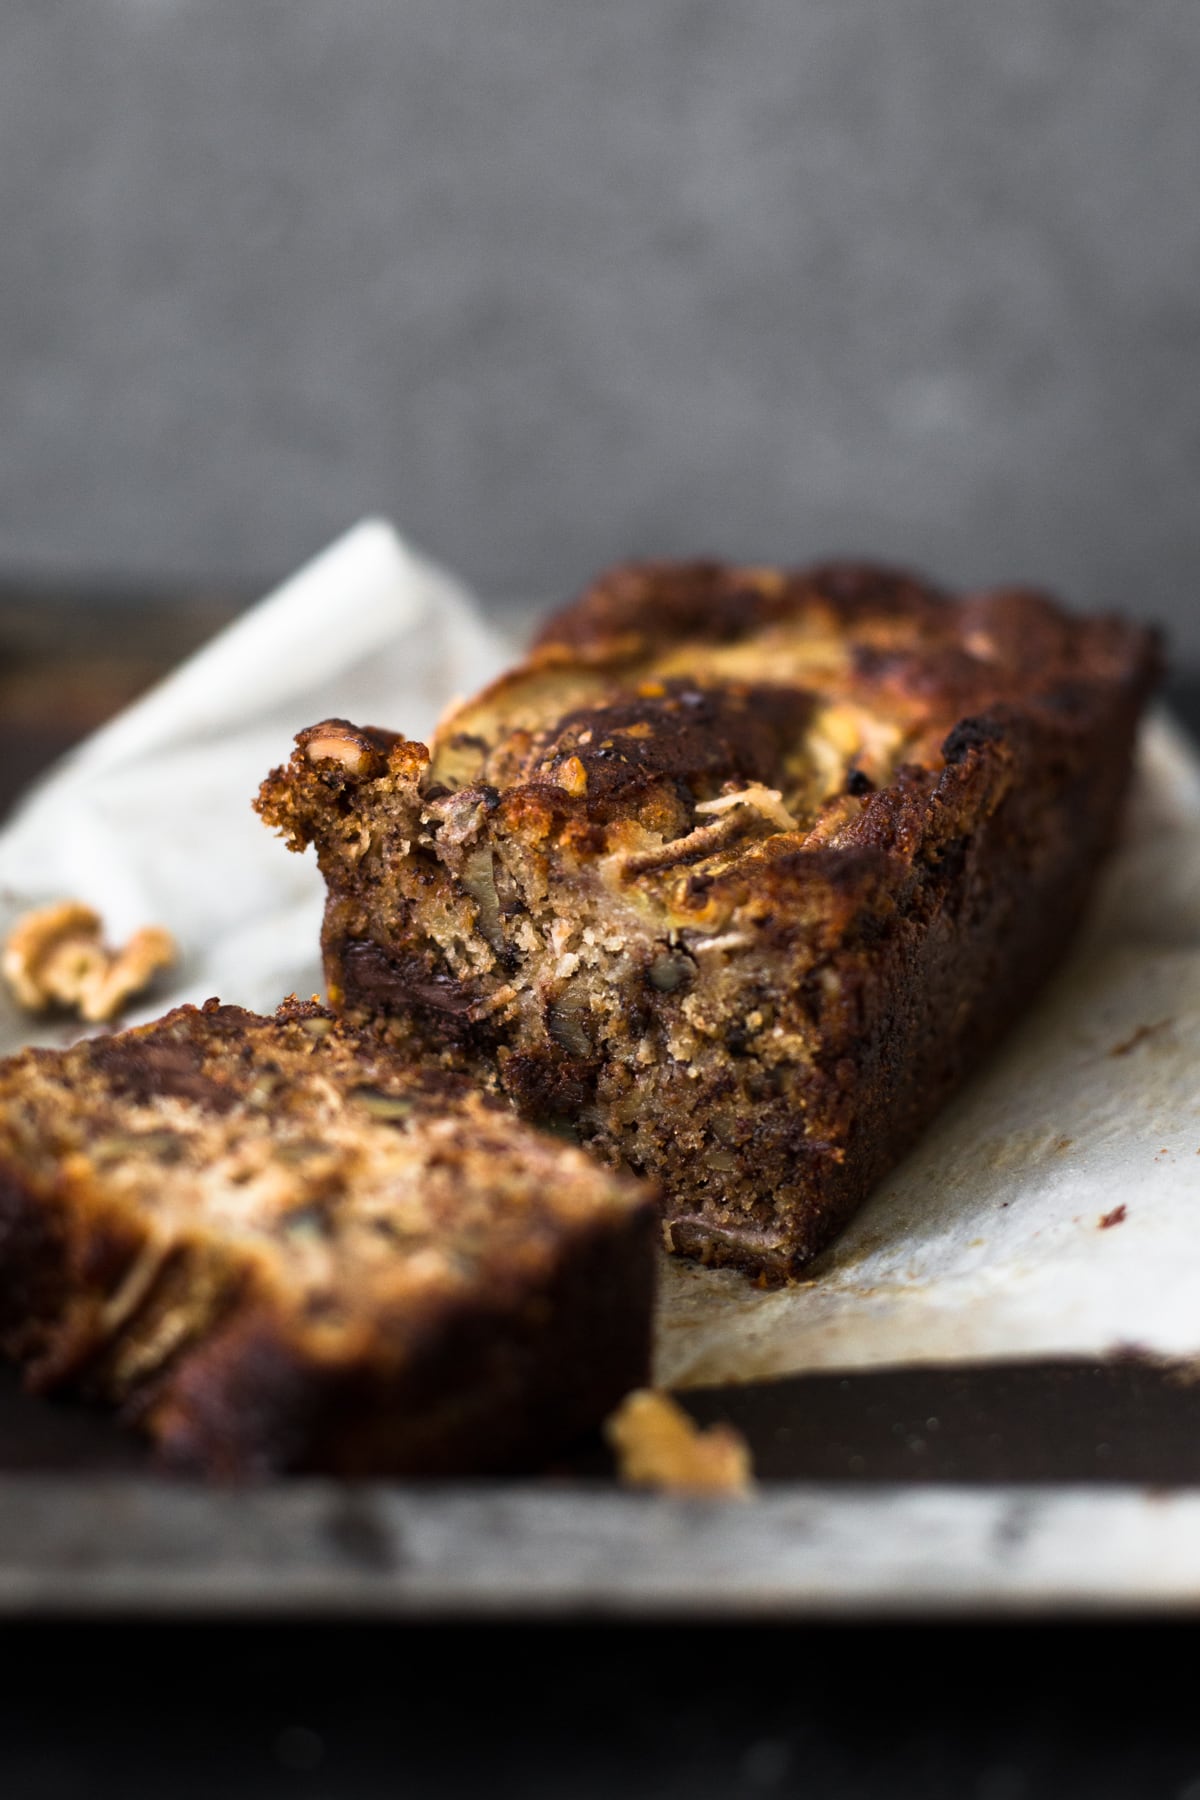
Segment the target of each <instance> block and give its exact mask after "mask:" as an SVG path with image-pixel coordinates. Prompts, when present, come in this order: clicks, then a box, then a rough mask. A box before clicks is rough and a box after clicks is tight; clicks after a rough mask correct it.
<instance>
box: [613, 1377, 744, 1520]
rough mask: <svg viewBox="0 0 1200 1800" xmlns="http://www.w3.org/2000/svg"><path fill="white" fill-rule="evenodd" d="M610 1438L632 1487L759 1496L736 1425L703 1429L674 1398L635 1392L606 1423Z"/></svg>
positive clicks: (621, 1475)
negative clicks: (756, 1494) (755, 1491)
mask: <svg viewBox="0 0 1200 1800" xmlns="http://www.w3.org/2000/svg"><path fill="white" fill-rule="evenodd" d="M604 1435H605V1437H606V1438H607V1440H608V1442H609V1444H610V1445H611V1447H612V1450H613V1453H614V1455H615V1456H616V1459H617V1473H618V1476H619V1478H620V1480H621V1481H622V1482H623V1483H624V1484H625V1485H626V1486H629V1487H647V1488H658V1489H660V1490H662V1491H664V1492H669V1493H691V1494H726V1495H729V1496H730V1497H731V1498H732V1497H740V1498H742V1499H745V1498H747V1497H748V1496H749V1495H750V1494H751V1493H753V1491H754V1468H753V1463H752V1461H751V1457H750V1447H749V1445H748V1444H747V1443H746V1440H745V1438H744V1437H743V1436H742V1434H741V1432H740V1431H736V1430H735V1429H734V1427H733V1426H732V1425H710V1426H708V1427H707V1429H701V1427H700V1426H699V1425H697V1424H696V1422H695V1420H694V1419H692V1418H690V1417H689V1416H688V1414H687V1413H686V1412H684V1410H683V1408H682V1407H681V1406H679V1405H678V1404H677V1403H676V1402H675V1401H674V1400H672V1399H671V1397H670V1395H669V1394H659V1393H655V1392H654V1391H653V1390H652V1389H650V1388H635V1389H634V1391H633V1393H631V1394H627V1395H626V1397H625V1399H624V1400H622V1402H621V1404H620V1406H619V1407H618V1408H617V1410H616V1412H614V1413H613V1414H612V1415H611V1416H610V1417H609V1419H608V1420H607V1421H606V1423H605V1427H604Z"/></svg>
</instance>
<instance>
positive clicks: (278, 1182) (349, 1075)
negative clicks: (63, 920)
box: [0, 1001, 657, 1475]
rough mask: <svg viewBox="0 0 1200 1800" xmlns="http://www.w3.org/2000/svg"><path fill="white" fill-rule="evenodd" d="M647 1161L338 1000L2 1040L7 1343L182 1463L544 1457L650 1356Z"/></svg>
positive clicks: (2, 1290) (314, 1464)
mask: <svg viewBox="0 0 1200 1800" xmlns="http://www.w3.org/2000/svg"><path fill="white" fill-rule="evenodd" d="M656 1232H657V1226H656V1220H655V1213H654V1206H653V1200H652V1198H651V1197H650V1196H649V1195H648V1193H647V1191H646V1190H645V1189H644V1188H643V1187H641V1186H640V1185H639V1184H636V1183H633V1182H631V1181H630V1180H629V1179H628V1178H627V1177H624V1176H620V1177H616V1176H614V1175H613V1174H612V1173H611V1172H610V1171H607V1170H605V1169H603V1168H601V1167H600V1166H598V1165H597V1164H595V1163H594V1162H592V1161H591V1160H590V1159H588V1158H587V1157H585V1156H584V1155H582V1154H581V1153H580V1152H579V1151H578V1150H576V1149H574V1148H573V1147H572V1146H570V1145H567V1144H563V1143H560V1142H556V1141H555V1140H554V1139H552V1138H549V1137H545V1136H543V1135H542V1134H540V1133H537V1132H534V1131H532V1130H530V1129H529V1128H528V1127H526V1126H524V1125H522V1124H521V1123H520V1121H519V1120H517V1119H515V1118H514V1117H513V1116H512V1114H511V1112H510V1111H509V1110H508V1109H506V1108H501V1107H497V1106H496V1105H494V1104H489V1103H488V1102H487V1101H486V1100H484V1099H483V1098H482V1097H481V1096H479V1095H478V1094H477V1093H475V1092H474V1091H473V1090H472V1089H471V1088H470V1087H469V1086H468V1085H466V1084H464V1083H463V1082H461V1081H460V1080H458V1079H456V1078H454V1077H449V1076H445V1075H443V1074H441V1073H440V1072H437V1071H431V1070H425V1071H420V1070H416V1069H413V1068H412V1067H410V1066H406V1065H405V1064H403V1063H401V1062H400V1061H398V1060H397V1058H396V1056H395V1055H394V1053H392V1052H390V1051H389V1050H388V1048H387V1046H386V1045H382V1044H380V1043H378V1042H377V1041H375V1040H373V1039H371V1038H369V1037H366V1036H363V1035H361V1034H358V1033H355V1032H353V1031H351V1030H349V1029H348V1028H346V1027H344V1026H343V1025H342V1024H340V1023H338V1022H337V1021H335V1020H334V1019H333V1017H332V1016H331V1015H330V1014H329V1013H327V1012H325V1011H323V1010H322V1009H321V1008H320V1007H317V1006H315V1005H309V1004H298V1003H296V1002H294V1001H292V1002H289V1003H287V1004H285V1006H284V1007H283V1008H281V1010H280V1011H279V1013H278V1014H277V1015H276V1016H275V1017H274V1018H260V1017H257V1016H256V1015H254V1014H252V1013H247V1012H243V1011H242V1010H241V1009H240V1008H237V1007H232V1006H220V1005H219V1004H218V1003H217V1002H216V1001H210V1002H209V1003H208V1004H207V1005H206V1006H205V1007H203V1008H202V1009H200V1010H197V1009H196V1008H194V1007H181V1008H179V1009H178V1010H177V1011H175V1012H172V1013H169V1014H168V1015H167V1016H166V1017H165V1018H164V1019H162V1020H160V1021H159V1022H158V1023H157V1024H155V1025H150V1026H146V1027H144V1028H142V1029H139V1030H136V1031H130V1032H126V1033H123V1034H121V1035H119V1036H109V1037H100V1038H94V1039H92V1040H90V1041H87V1042H84V1043H80V1044H77V1045H75V1046H74V1047H73V1048H71V1049H69V1050H65V1051H47V1050H32V1051H26V1052H25V1053H24V1054H22V1055H20V1056H17V1057H13V1058H11V1059H10V1060H9V1061H7V1062H6V1063H4V1064H0V1346H2V1347H3V1349H4V1350H5V1352H6V1353H7V1354H9V1355H10V1356H13V1357H15V1358H17V1359H19V1361H20V1362H22V1363H23V1364H24V1365H25V1368H26V1370H27V1372H28V1377H29V1379H30V1382H31V1384H32V1385H33V1386H34V1387H35V1388H37V1389H39V1390H48V1389H54V1388H58V1387H60V1386H69V1387H71V1388H73V1389H76V1390H82V1391H83V1392H85V1393H87V1394H90V1395H92V1396H95V1397H97V1398H100V1399H102V1400H105V1401H107V1402H109V1403H111V1404H114V1405H116V1406H118V1407H120V1408H121V1409H122V1411H123V1413H124V1414H125V1416H126V1417H127V1418H128V1419H130V1420H131V1421H135V1422H136V1423H137V1424H139V1425H140V1426H141V1427H142V1428H143V1429H144V1430H145V1431H147V1432H149V1433H150V1434H151V1436H152V1437H153V1438H155V1439H156V1440H157V1441H158V1443H159V1445H160V1446H161V1448H162V1450H163V1452H164V1453H165V1454H166V1456H167V1458H168V1459H169V1460H170V1461H173V1462H175V1463H178V1464H181V1465H184V1466H187V1467H193V1468H198V1469H201V1470H205V1471H208V1472H211V1473H215V1474H220V1475H245V1474H248V1473H250V1474H252V1473H256V1472H261V1473H265V1472H268V1471H273V1470H283V1469H328V1470H334V1471H338V1472H341V1473H408V1474H429V1473H440V1472H450V1471H466V1470H488V1469H494V1468H502V1467H507V1466H510V1465H514V1464H518V1463H520V1462H523V1461H529V1460H531V1459H538V1458H543V1457H545V1456H546V1455H548V1454H551V1453H553V1452H554V1451H555V1450H556V1449H557V1448H558V1447H560V1446H561V1445H563V1444H564V1443H565V1442H566V1441H568V1440H570V1439H571V1438H572V1437H573V1436H575V1435H577V1434H579V1433H581V1432H583V1431H586V1430H588V1429H591V1428H592V1427H594V1426H596V1425H598V1424H599V1423H600V1421H601V1420H602V1419H603V1417H604V1415H605V1414H606V1413H607V1412H608V1411H609V1410H610V1409H611V1407H612V1406H613V1405H614V1404H615V1403H616V1401H617V1400H618V1399H619V1398H620V1396H621V1395H622V1394H623V1393H624V1392H626V1391H627V1390H628V1389H629V1388H630V1387H631V1386H633V1385H636V1383H637V1382H639V1381H641V1380H644V1379H645V1373H646V1364H647V1359H648V1354H649V1341H650V1313H651V1304H652V1288H653V1270H654V1257H655V1240H656Z"/></svg>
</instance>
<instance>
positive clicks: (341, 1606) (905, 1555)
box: [0, 594, 1200, 1618]
mask: <svg viewBox="0 0 1200 1800" xmlns="http://www.w3.org/2000/svg"><path fill="white" fill-rule="evenodd" d="M234 610H235V602H234V601H232V600H229V599H222V598H220V597H216V598H212V597H194V598H192V599H191V600H187V601H185V603H183V604H180V605H178V606H174V605H168V604H165V603H164V605H163V606H161V607H158V606H155V607H150V608H147V607H146V606H144V605H141V604H137V603H119V602H116V601H113V600H111V599H110V600H101V601H100V602H98V603H97V604H94V605H93V604H84V603H83V602H82V601H81V600H79V599H77V598H76V597H72V596H63V595H46V594H43V595H40V596H36V597H35V598H34V599H30V598H28V597H25V598H13V597H12V596H10V597H9V599H8V600H7V601H6V600H5V599H4V597H3V596H2V595H0V705H2V707H3V712H2V714H0V812H2V811H3V809H4V807H5V806H6V805H7V804H8V802H9V801H11V799H12V798H14V797H15V793H16V792H17V791H18V789H19V787H20V785H21V784H23V782H24V781H26V780H27V779H29V778H30V777H31V776H32V775H33V774H34V773H35V772H36V769H37V768H38V767H39V766H40V765H42V764H44V763H45V762H46V761H48V760H49V759H50V758H51V756H52V755H54V754H56V753H57V752H58V751H60V750H61V749H63V748H65V747H66V745H67V744H68V743H69V742H71V741H72V740H73V739H74V738H75V737H77V736H79V735H81V734H82V733H83V732H84V731H86V730H88V729H90V728H91V727H93V726H94V725H96V724H98V723H99V722H100V721H101V720H102V719H103V718H104V717H105V716H107V715H108V713H110V712H111V711H112V710H114V708H115V707H116V706H117V705H119V704H121V703H122V702H123V701H125V700H126V699H128V698H130V697H131V696H132V694H133V693H134V692H135V691H136V690H137V688H138V687H139V686H141V685H144V683H145V681H146V680H148V679H150V678H152V676H153V675H154V674H155V673H157V672H159V670H160V668H161V667H166V666H169V664H170V662H172V661H174V660H176V659H177V657H178V656H179V655H181V654H183V653H184V652H185V651H186V650H187V649H188V648H190V647H191V645H192V644H193V643H194V642H196V641H198V640H199V638H200V637H202V636H203V635H204V634H205V633H206V632H207V631H208V630H210V629H211V628H212V627H213V626H215V625H217V624H219V623H220V622H221V621H222V619H223V618H225V617H228V616H230V614H231V613H232V612H233V611H234ZM151 616H152V617H153V620H154V625H153V630H152V631H151V632H149V634H148V633H147V631H146V630H144V629H143V630H134V626H135V624H136V622H138V621H141V622H142V623H143V625H144V623H145V621H146V620H147V619H148V618H150V617H151ZM125 641H136V642H137V643H138V644H139V650H138V653H137V655H136V656H128V655H123V654H122V653H121V652H120V650H119V645H120V644H121V643H122V642H125ZM1171 698H1172V700H1173V703H1174V705H1175V708H1176V711H1177V713H1178V714H1179V715H1180V716H1181V717H1183V718H1184V720H1185V721H1186V722H1188V723H1189V724H1191V725H1192V726H1193V727H1195V726H1196V725H1198V724H1200V680H1188V681H1180V682H1176V683H1174V684H1173V691H1172V694H1171ZM686 1398H687V1404H688V1406H689V1407H690V1409H691V1410H692V1411H693V1413H694V1414H695V1415H696V1417H697V1418H699V1419H700V1420H701V1421H704V1422H707V1421H710V1420H712V1419H716V1418H724V1419H728V1420H730V1421H731V1422H732V1423H734V1424H736V1425H737V1426H738V1427H739V1428H740V1429H741V1430H742V1431H743V1432H744V1433H745V1435H746V1436H747V1438H748V1439H749V1441H750V1444H751V1448H752V1450H753V1453H754V1458H755V1464H756V1468H757V1470H758V1475H759V1480H760V1484H761V1486H760V1495H759V1498H758V1499H757V1500H756V1501H755V1502H754V1503H752V1504H749V1505H741V1504H736V1503H734V1504H729V1503H726V1504H720V1503H702V1502H697V1501H681V1500H674V1499H656V1498H649V1497H645V1496H636V1495H627V1494H623V1493H621V1492H620V1491H619V1490H618V1489H617V1488H616V1486H615V1484H614V1483H613V1481H612V1477H611V1471H610V1469H609V1467H608V1463H607V1458H606V1455H605V1452H604V1450H603V1447H602V1445H600V1443H599V1442H598V1441H597V1442H593V1443H589V1444H584V1445H581V1446H579V1447H578V1449H577V1451H576V1453H575V1454H574V1455H573V1456H572V1457H570V1458H569V1459H567V1460H566V1461H565V1462H563V1463H561V1464H559V1465H558V1466H557V1467H556V1468H555V1469H554V1470H553V1471H549V1472H548V1473H547V1474H544V1475H541V1476H538V1477H535V1478H533V1479H530V1480H527V1481H524V1482H510V1483H474V1484H460V1485H457V1486H454V1487H449V1488H447V1487H438V1488H430V1487H424V1486H421V1485H419V1484H411V1485H401V1484H391V1485H388V1484H363V1485H361V1486H347V1485H339V1484H336V1483H326V1482H309V1481H293V1482H287V1483H280V1484H276V1485H273V1486H262V1487H257V1488H254V1489H250V1490H241V1491H238V1492H231V1491H229V1490H219V1489H213V1488H207V1487H203V1486H198V1485H195V1484H190V1483H186V1482H182V1481H180V1480H178V1479H173V1478H170V1477H166V1476H164V1475H162V1474H161V1473H159V1472H158V1471H156V1469H155V1468H154V1465H153V1462H152V1460H151V1458H150V1456H149V1455H148V1453H147V1451H146V1450H145V1449H144V1448H143V1447H142V1445H141V1444H140V1443H139V1442H137V1441H136V1440H135V1439H133V1438H131V1437H129V1436H126V1435H125V1434H123V1433H122V1432H120V1431H119V1430H118V1429H117V1428H116V1427H115V1426H114V1425H113V1424H112V1423H111V1422H110V1421H109V1420H108V1419H107V1418H106V1417H104V1416H102V1415H100V1414H97V1413H93V1412H90V1411H89V1410H88V1409H86V1408H84V1407H81V1406H75V1405H69V1404H62V1403H46V1402H41V1401H35V1400H32V1399H30V1398H29V1397H27V1396H26V1395H24V1394H23V1393H22V1391H21V1390H20V1387H19V1384H18V1382H17V1381H16V1379H15V1377H13V1376H12V1375H11V1374H10V1373H8V1372H2V1373H0V1617H4V1616H7V1617H18V1616H19V1617H27V1618H28V1617H38V1616H55V1615H61V1614H63V1613H74V1614H90V1615H99V1616H111V1615H113V1614H120V1615H139V1616H158V1617H177V1616H179V1615H180V1614H181V1613H185V1614H188V1615H200V1614H206V1615H218V1616H225V1615H235V1614H236V1615H239V1616H245V1615H247V1614H253V1615H255V1616H271V1615H273V1614H291V1613H295V1612H296V1611H302V1612H304V1613H306V1614H318V1615H321V1616H332V1615H336V1616H342V1617H353V1616H364V1617H365V1616H397V1617H421V1618H431V1617H436V1616H459V1615H462V1614H477V1615H490V1616H505V1617H508V1616H514V1615H519V1614H522V1613H529V1614H536V1615H538V1616H552V1617H570V1616H596V1615H600V1614H608V1615H612V1616H631V1617H632V1616H648V1615H649V1616H672V1615H677V1614H686V1615H689V1616H692V1615H695V1614H702V1615H706V1616H720V1617H739V1618H761V1617H775V1616H788V1617H794V1616H826V1615H835V1616H840V1615H843V1614H847V1613H849V1614H857V1613H861V1612H862V1611H864V1610H868V1611H875V1612H885V1613H895V1612H905V1611H908V1612H912V1613H918V1614H926V1613H927V1614H943V1613H946V1612H947V1611H949V1612H961V1611H963V1610H968V1611H970V1612H972V1613H976V1614H991V1613H1003V1612H1012V1611H1014V1610H1015V1611H1023V1612H1034V1613H1040V1612H1044V1611H1047V1610H1054V1611H1064V1610H1066V1611H1077V1610H1095V1609H1101V1610H1104V1609H1108V1610H1119V1609H1130V1608H1132V1609H1135V1610H1138V1611H1140V1612H1146V1611H1147V1610H1149V1611H1162V1610H1167V1611H1171V1612H1178V1611H1180V1610H1184V1611H1189V1612H1190V1611H1192V1610H1195V1609H1197V1608H1198V1607H1200V1387H1197V1386H1190V1385H1186V1384H1183V1383H1181V1382H1180V1381H1178V1380H1177V1379H1175V1378H1173V1377H1172V1376H1171V1375H1169V1374H1167V1373H1164V1372H1162V1371H1160V1370H1156V1369H1152V1368H1149V1367H1146V1366H1144V1365H1142V1364H1139V1363H1136V1362H1132V1361H1130V1362H1125V1363H1118V1364H1109V1365H1090V1364H1084V1363H1076V1362H1056V1363H1049V1362H1047V1363H1039V1364H1033V1365H1012V1366H1007V1367H980V1368H974V1369H954V1370H948V1369H922V1370H901V1371H886V1372H867V1373H856V1374H853V1375H848V1376H839V1375H827V1374H822V1375H815V1376H807V1377H804V1378H800V1379H793V1380H787V1381H780V1382H773V1383H767V1384H757V1385H754V1386H750V1387H744V1388H729V1389H722V1390H713V1391H697V1392H695V1393H692V1394H689V1395H688V1396H687V1397H686ZM1191 1489H1195V1490H1196V1492H1195V1494H1193V1493H1191V1492H1189V1490H1191ZM1081 1501H1087V1502H1088V1510H1087V1511H1086V1512H1085V1514H1084V1515H1080V1513H1079V1510H1078V1509H1079V1505H1080V1502H1081ZM1193 1513H1194V1524H1195V1529H1194V1531H1193V1529H1192V1523H1193ZM1081 1516H1082V1517H1083V1518H1085V1519H1086V1520H1087V1521H1088V1523H1086V1524H1084V1525H1081V1524H1080V1519H1081ZM847 1522H852V1524H853V1529H852V1530H851V1529H849V1526H848V1524H847ZM1164 1530H1166V1531H1168V1534H1174V1535H1173V1538H1172V1541H1173V1542H1174V1544H1175V1559H1174V1563H1173V1566H1172V1569H1171V1571H1170V1573H1169V1574H1163V1573H1162V1572H1161V1570H1160V1568H1159V1564H1158V1561H1157V1560H1156V1558H1155V1556H1154V1554H1153V1551H1154V1545H1155V1542H1156V1541H1158V1540H1160V1539H1161V1538H1162V1536H1163V1532H1164ZM1064 1533H1065V1534H1066V1535H1065V1536H1064ZM930 1543H932V1544H934V1545H935V1548H936V1554H933V1555H932V1556H930V1555H925V1554H923V1552H922V1549H921V1546H922V1544H925V1545H929V1544H930ZM1193 1543H1194V1545H1195V1549H1194V1551H1193V1550H1192V1545H1193ZM856 1544H857V1545H858V1546H859V1547H860V1548H859V1552H858V1554H857V1559H856V1557H855V1554H854V1552H853V1548H852V1547H853V1546H854V1545H856ZM1080 1544H1082V1546H1083V1551H1084V1553H1083V1554H1079V1553H1077V1552H1073V1553H1072V1555H1071V1556H1070V1557H1067V1558H1066V1560H1067V1561H1069V1562H1070V1563H1071V1568H1070V1570H1069V1571H1067V1575H1066V1576H1064V1578H1063V1579H1061V1580H1060V1579H1058V1577H1057V1575H1056V1570H1061V1567H1062V1556H1060V1552H1062V1553H1063V1555H1065V1551H1066V1548H1068V1547H1069V1546H1070V1545H1076V1546H1078V1545H1080ZM848 1545H849V1546H851V1548H850V1549H849V1550H848V1549H847V1546H848ZM865 1545H870V1546H873V1548H872V1550H871V1553H870V1554H866V1553H865V1552H864V1551H863V1550H862V1546H865ZM1056 1546H1057V1548H1056ZM952 1551H953V1553H952ZM847 1557H849V1561H848V1562H847V1560H846V1559H847ZM956 1557H957V1561H956V1560H955V1558H956ZM1056 1557H1059V1561H1058V1562H1056V1560H1055V1559H1056ZM1068 1577H1069V1578H1068Z"/></svg>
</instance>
